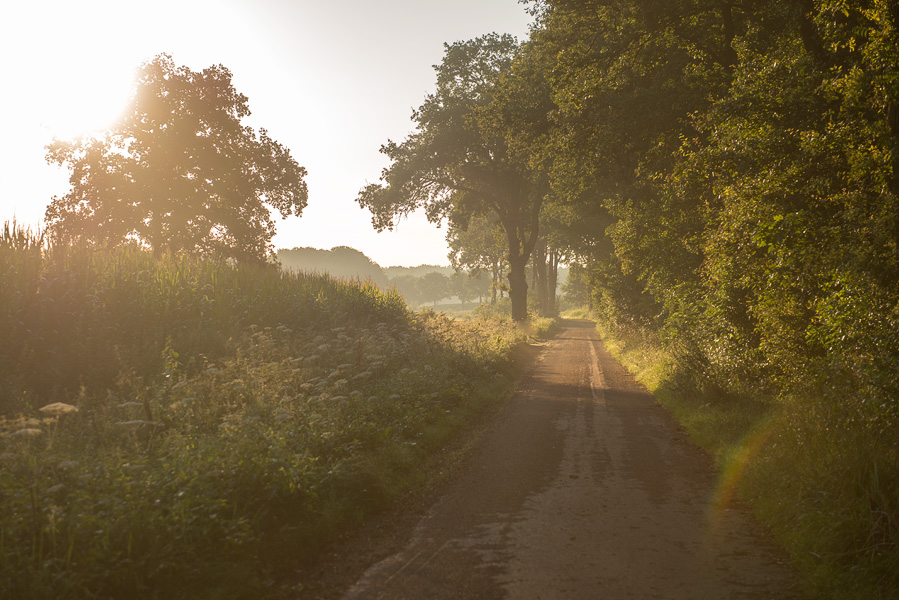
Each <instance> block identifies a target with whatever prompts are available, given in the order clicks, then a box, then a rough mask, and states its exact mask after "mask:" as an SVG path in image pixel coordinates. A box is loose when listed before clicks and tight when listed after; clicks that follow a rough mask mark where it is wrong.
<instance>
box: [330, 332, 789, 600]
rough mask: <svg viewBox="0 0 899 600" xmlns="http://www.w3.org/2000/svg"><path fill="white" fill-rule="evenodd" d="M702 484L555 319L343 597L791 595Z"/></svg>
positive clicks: (644, 403)
mask: <svg viewBox="0 0 899 600" xmlns="http://www.w3.org/2000/svg"><path fill="white" fill-rule="evenodd" d="M715 483H716V476H715V472H714V469H713V466H712V464H711V462H710V460H709V459H708V457H707V456H706V455H704V454H703V453H702V452H701V451H700V450H698V449H696V448H695V447H693V446H691V445H690V444H689V442H688V441H687V440H686V437H685V435H684V434H683V433H682V432H681V431H680V430H679V429H678V427H677V425H676V424H675V422H674V421H673V420H672V418H671V417H670V416H669V415H668V414H667V413H666V411H665V410H664V409H663V408H661V407H660V406H659V405H657V404H656V403H655V402H654V400H653V397H652V396H651V395H650V394H649V393H648V392H646V391H645V390H644V389H643V388H641V387H640V386H639V385H638V384H637V383H635V382H634V380H633V378H632V377H631V376H630V375H629V374H628V373H627V371H626V370H625V369H624V368H623V367H622V366H621V365H620V364H619V363H618V362H617V361H615V359H614V358H612V356H611V355H610V354H609V353H608V352H607V351H606V350H605V348H604V346H603V344H602V342H601V341H600V340H599V338H598V336H597V334H596V332H595V330H594V329H593V326H592V323H589V322H587V321H566V325H565V330H564V332H563V333H562V334H560V335H559V336H558V337H557V338H556V339H555V340H553V341H552V342H551V343H549V344H548V345H547V346H546V347H545V348H544V349H543V350H542V352H541V354H540V357H539V359H538V361H537V363H536V365H535V367H534V370H533V372H532V373H531V375H530V376H529V377H528V378H527V379H525V380H524V382H523V384H522V386H521V388H520V389H519V391H518V392H517V393H516V395H515V397H514V398H513V399H512V400H511V402H510V403H509V404H508V406H507V407H506V408H505V409H504V410H503V412H502V413H501V414H500V415H499V417H498V418H497V420H496V422H495V424H493V425H492V426H491V428H490V430H489V431H488V433H487V434H486V435H484V437H483V440H482V441H481V443H480V444H479V445H478V447H477V448H476V449H475V450H474V452H473V454H472V456H471V458H470V459H469V460H468V461H467V464H466V467H465V468H464V470H463V472H462V473H461V474H460V475H459V476H458V477H456V478H454V479H453V481H452V484H451V485H449V486H448V488H447V490H446V492H445V493H444V494H443V495H442V497H440V498H439V499H438V500H437V501H436V503H435V504H434V505H433V506H432V507H431V508H430V509H429V510H428V511H427V512H426V514H425V516H424V518H423V519H422V520H421V521H420V522H419V523H418V525H417V526H416V527H415V528H414V531H413V532H412V534H411V538H410V539H409V540H408V543H407V544H406V545H405V547H404V548H403V549H402V550H400V551H399V552H397V553H395V554H393V555H391V556H388V557H387V558H385V559H383V560H380V561H379V562H377V563H376V564H374V565H372V566H370V567H369V568H368V569H367V570H366V571H365V572H364V574H363V575H362V576H361V578H359V579H358V581H356V583H355V584H354V585H352V587H351V588H350V589H349V590H348V591H347V592H346V594H345V595H344V598H346V599H347V600H358V599H375V598H382V599H406V598H408V599H413V598H414V599H443V598H478V599H480V598H484V599H488V598H490V599H492V598H509V599H538V598H540V599H547V600H549V599H581V598H583V599H591V600H597V599H621V598H641V599H648V598H665V599H685V600H687V599H689V600H700V599H705V598H708V599H714V600H725V599H761V598H772V599H773V598H777V599H780V598H791V599H792V598H799V597H800V595H799V594H798V593H797V592H796V591H795V590H796V589H797V583H796V577H795V574H794V573H793V572H792V570H791V569H790V567H789V566H788V565H787V564H786V562H785V560H784V555H783V553H782V551H780V550H779V549H778V548H776V547H775V546H774V545H773V544H772V542H771V541H770V540H769V539H768V538H767V537H766V536H765V535H764V533H763V532H762V531H761V529H760V527H759V526H758V525H757V524H756V523H755V522H754V521H753V519H752V518H751V516H750V515H749V514H748V512H747V511H746V510H745V508H742V507H739V506H730V507H716V506H715V505H714V503H713V502H712V497H713V493H714V487H715Z"/></svg>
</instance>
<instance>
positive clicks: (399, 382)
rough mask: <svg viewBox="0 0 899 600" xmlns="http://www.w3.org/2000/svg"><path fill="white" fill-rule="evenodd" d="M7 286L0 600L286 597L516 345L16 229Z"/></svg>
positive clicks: (498, 389)
mask: <svg viewBox="0 0 899 600" xmlns="http://www.w3.org/2000/svg"><path fill="white" fill-rule="evenodd" d="M0 282H2V287H0V290H2V291H0V336H2V339H4V340H8V343H5V344H4V345H3V347H2V348H0V382H2V385H0V415H2V417H0V597H3V598H63V597H75V598H78V597H84V598H118V597H133V598H149V597H167V598H203V597H207V598H211V597H229V598H234V597H277V596H282V595H291V594H296V593H297V592H298V591H299V588H298V587H297V586H296V585H294V584H295V583H296V582H291V579H290V572H291V569H293V568H295V567H296V566H297V565H298V564H301V563H302V562H304V561H310V560H314V559H315V558H316V557H317V556H318V555H319V554H320V553H321V552H322V549H323V548H325V547H326V546H327V544H328V543H329V541H330V540H332V539H334V537H335V536H336V535H337V534H338V533H339V532H340V531H343V530H345V529H346V528H347V527H352V526H353V525H354V524H356V523H358V522H360V520H362V519H363V518H365V517H366V515H369V514H371V513H372V512H374V511H377V510H380V509H381V508H383V507H384V506H386V505H387V504H389V502H390V501H391V500H392V499H394V498H395V497H396V496H397V494H398V493H400V491H401V490H403V489H405V488H406V487H407V486H409V485H410V484H412V483H413V482H414V481H415V480H416V478H417V477H419V469H420V466H421V464H422V462H423V461H424V460H426V458H427V457H428V456H429V455H430V454H432V453H434V452H436V451H438V450H439V449H440V448H441V446H442V444H444V443H445V442H446V441H447V440H448V438H449V437H450V436H452V435H453V434H454V432H456V431H457V430H458V428H459V427H460V426H461V425H462V424H464V423H465V422H466V421H467V420H468V419H470V418H471V417H472V415H474V414H477V412H478V411H479V410H480V409H481V407H483V405H484V404H485V403H487V402H490V401H492V400H494V399H495V398H496V397H498V396H501V395H502V393H504V392H505V391H506V390H507V389H508V385H509V381H510V377H509V376H508V375H509V374H510V373H511V372H512V371H513V369H512V367H511V365H512V360H513V355H514V353H515V349H516V347H517V346H518V345H520V344H521V343H523V341H524V340H525V335H524V334H523V333H522V332H520V331H519V330H518V329H517V328H515V327H514V326H511V325H508V324H501V323H495V322H494V323H489V324H486V323H480V324H479V323H470V324H465V325H460V326H457V325H455V324H453V322H452V321H451V320H449V319H447V318H446V317H443V316H440V315H435V314H433V313H430V314H429V313H425V314H422V315H417V316H416V315H412V314H411V313H410V312H408V310H407V309H406V308H405V305H404V303H403V301H402V299H401V298H399V297H398V296H396V295H395V294H391V293H387V294H385V293H382V292H380V291H379V290H377V289H376V288H375V287H373V286H366V285H362V284H358V283H347V282H336V281H333V280H331V279H328V278H326V277H322V276H298V275H291V274H285V273H283V272H281V271H280V270H278V269H276V268H243V267H235V266H230V265H228V264H214V263H209V262H202V261H196V260H193V259H190V258H187V257H183V256H168V257H164V258H161V259H160V258H154V257H153V256H152V255H149V254H147V253H146V252H144V251H142V250H141V249H139V248H131V249H118V250H110V251H90V250H86V249H80V248H63V247H56V248H53V247H48V246H47V245H46V244H45V243H44V242H43V240H42V239H41V238H40V236H39V235H34V234H28V233H27V232H22V231H21V230H17V229H16V228H14V227H13V228H9V227H7V229H6V230H5V231H4V237H3V239H2V240H0ZM48 405H56V408H47V407H48ZM60 407H71V408H60ZM42 408H43V409H44V410H43V412H42V411H41V409H42Z"/></svg>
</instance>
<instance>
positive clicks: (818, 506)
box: [598, 325, 899, 600]
mask: <svg viewBox="0 0 899 600" xmlns="http://www.w3.org/2000/svg"><path fill="white" fill-rule="evenodd" d="M598 330H599V331H600V333H601V335H602V337H603V339H604V341H605V343H606V345H607V347H608V348H609V350H610V352H612V354H613V355H615V357H616V358H618V360H620V361H621V362H622V363H623V364H624V365H625V366H627V367H628V369H630V370H631V372H632V373H634V375H635V377H636V378H637V379H638V380H639V381H641V382H642V383H643V384H644V385H646V386H647V388H649V389H650V391H652V392H653V394H654V395H655V396H656V398H657V399H658V400H659V401H660V402H661V403H662V404H663V405H664V406H666V407H667V408H668V409H669V410H670V411H671V413H672V414H673V415H674V416H675V418H676V419H677V420H678V421H679V422H680V423H681V424H682V425H683V426H684V428H685V429H686V430H687V432H688V433H689V435H690V437H691V439H692V440H693V441H694V443H696V444H697V445H699V446H700V447H702V448H703V449H705V450H706V451H707V452H709V453H710V454H711V455H712V456H713V457H714V458H715V461H716V464H717V467H718V470H719V484H718V487H717V489H716V492H715V493H716V498H715V500H716V501H718V502H726V501H727V499H728V498H729V497H730V496H732V495H734V494H736V495H737V496H739V497H740V498H741V499H743V500H745V501H747V502H748V503H749V504H750V505H751V506H752V507H753V509H754V511H755V513H756V515H757V516H758V517H759V518H760V520H761V521H762V522H763V523H765V524H766V525H767V526H768V527H769V528H770V530H771V531H772V533H773V534H774V536H775V537H776V538H777V539H778V540H779V541H780V542H781V544H782V545H783V546H784V547H785V548H786V549H787V550H788V551H789V553H790V554H791V556H792V558H793V560H794V563H795V564H796V566H797V568H798V569H799V571H800V573H801V575H802V578H803V581H804V587H805V590H806V592H807V594H808V595H809V596H810V597H813V598H819V599H827V600H837V599H840V600H863V599H864V600H867V599H880V600H887V599H889V598H897V597H899V444H897V443H896V441H895V436H894V435H893V434H892V433H891V430H890V429H889V428H888V427H878V426H877V421H876V420H874V419H871V418H870V407H866V406H864V403H862V402H859V401H857V400H854V399H853V395H852V392H851V391H850V390H840V389H833V388H832V387H828V389H826V390H823V389H820V388H819V389H817V390H815V389H814V388H813V386H812V385H808V386H806V387H804V388H800V389H801V390H802V391H801V392H800V391H798V390H794V391H793V392H792V393H790V394H784V395H783V396H782V397H780V398H778V399H776V400H775V399H771V398H764V397H762V398H760V397H752V396H747V395H746V394H739V393H729V391H728V390H726V389H720V388H718V387H716V386H712V387H710V388H708V389H704V390H703V389H697V386H695V385H693V384H690V383H686V382H690V381H692V382H695V381H696V374H695V373H684V372H683V371H684V366H683V365H679V364H678V363H677V361H676V360H674V359H673V356H672V354H671V353H670V352H668V351H667V350H666V349H665V348H664V347H663V345H662V344H660V343H658V342H657V341H656V340H653V339H649V338H647V337H645V336H642V335H639V334H632V335H621V334H616V333H615V332H612V331H608V330H605V329H604V328H603V327H602V325H600V326H598ZM810 379H813V378H812V377H811V376H810Z"/></svg>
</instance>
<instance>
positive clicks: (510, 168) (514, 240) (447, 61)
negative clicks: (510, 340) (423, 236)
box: [357, 34, 549, 321]
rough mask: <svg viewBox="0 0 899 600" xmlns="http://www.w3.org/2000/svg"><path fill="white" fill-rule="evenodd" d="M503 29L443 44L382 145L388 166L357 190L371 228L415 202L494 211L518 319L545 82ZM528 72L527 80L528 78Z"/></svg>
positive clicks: (539, 196)
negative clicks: (433, 79)
mask: <svg viewBox="0 0 899 600" xmlns="http://www.w3.org/2000/svg"><path fill="white" fill-rule="evenodd" d="M530 67H531V66H530V65H529V64H528V62H527V60H526V56H525V55H524V54H523V53H522V52H521V47H520V46H519V44H518V43H517V42H516V41H515V38H513V37H512V36H508V35H504V36H500V35H496V34H489V35H485V36H482V37H480V38H477V39H474V40H470V41H465V42H457V43H455V44H452V45H447V46H446V53H445V56H444V58H443V62H442V63H441V64H440V65H438V66H437V67H436V69H437V90H436V91H435V92H434V93H433V94H431V95H429V96H428V97H427V98H426V99H425V102H424V104H423V105H422V106H421V107H420V108H419V109H418V110H417V111H415V112H414V114H413V120H414V121H415V123H416V125H417V127H416V129H415V131H414V132H413V133H411V134H410V135H409V136H408V137H407V138H406V140H405V141H403V143H401V144H397V143H395V142H392V141H389V142H388V143H387V144H386V145H384V146H383V147H382V148H381V151H382V152H383V153H384V154H386V155H387V156H388V157H389V158H390V160H391V165H390V166H389V167H388V168H386V169H384V171H383V173H382V176H381V183H378V184H370V185H368V186H366V187H365V188H363V189H362V191H361V192H360V194H359V197H358V199H357V200H358V202H359V204H360V205H361V206H362V207H364V208H368V209H369V210H371V212H372V215H373V218H372V222H373V224H374V226H375V227H376V228H377V229H378V230H384V229H390V228H393V227H394V225H395V222H396V219H397V218H398V217H401V216H404V215H407V214H409V213H410V212H412V211H414V210H416V209H418V208H422V207H424V208H425V210H426V212H427V215H428V218H429V219H431V220H432V221H440V220H442V219H443V218H449V219H450V220H451V221H453V222H454V223H457V224H458V223H465V222H466V221H467V220H468V219H469V218H470V217H471V216H472V215H485V214H494V215H496V217H497V219H498V220H499V223H500V224H501V226H502V228H503V231H504V232H505V235H506V242H507V250H508V257H507V260H508V263H509V273H508V278H509V296H510V298H511V300H512V317H513V319H515V320H518V321H520V320H524V319H525V318H527V281H526V277H525V265H526V264H527V262H528V259H529V257H530V256H531V253H532V251H533V249H534V245H535V243H536V241H537V236H538V233H539V220H540V210H541V207H542V204H543V200H544V197H545V195H546V191H547V183H546V180H545V177H544V176H543V174H542V171H541V168H540V165H539V163H538V162H537V161H534V160H532V156H531V154H530V152H531V150H532V148H533V147H534V144H532V143H531V142H532V138H533V137H534V136H539V135H541V134H543V133H545V128H546V126H547V112H548V109H547V106H546V103H541V102H535V101H534V98H533V97H532V96H537V95H539V94H540V93H541V92H543V95H542V96H541V97H542V98H544V99H545V100H546V102H547V103H548V99H549V93H548V88H546V87H545V86H541V85H540V81H541V79H540V76H542V72H541V71H539V70H538V69H533V68H530ZM535 78H536V79H535Z"/></svg>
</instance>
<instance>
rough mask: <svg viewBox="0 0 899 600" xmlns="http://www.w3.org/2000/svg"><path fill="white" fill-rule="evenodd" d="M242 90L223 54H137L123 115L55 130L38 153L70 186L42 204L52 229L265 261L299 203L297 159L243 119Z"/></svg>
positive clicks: (301, 172)
mask: <svg viewBox="0 0 899 600" xmlns="http://www.w3.org/2000/svg"><path fill="white" fill-rule="evenodd" d="M249 114H250V109H249V106H248V104H247V98H246V96H244V95H242V94H240V93H238V92H237V90H236V89H235V88H234V86H233V85H232V83H231V72H230V71H229V70H228V69H226V68H225V67H223V66H221V65H216V66H212V67H209V68H206V69H204V70H202V71H199V72H197V71H192V70H190V69H189V68H187V67H184V66H176V65H175V63H174V62H173V60H172V58H171V56H169V55H166V54H161V55H159V56H157V57H155V58H154V59H152V60H150V61H148V62H147V63H145V64H143V65H142V66H141V68H140V71H139V74H138V79H137V83H136V86H135V90H134V93H133V95H132V97H131V100H130V103H129V105H128V107H127V109H126V111H125V114H124V117H122V119H121V120H120V121H119V122H118V123H117V124H116V125H114V126H113V127H112V128H110V129H109V130H108V131H105V132H103V133H102V134H100V135H98V136H96V137H88V138H81V139H78V140H75V141H62V140H54V141H53V142H52V143H51V144H50V145H49V146H48V148H47V160H48V161H50V162H53V163H57V164H59V165H64V166H66V167H67V168H68V169H70V170H71V176H70V178H69V182H70V183H71V186H72V188H71V190H70V191H69V192H68V193H67V194H65V195H64V196H57V197H54V198H53V200H52V202H51V203H50V206H49V207H48V208H47V213H46V220H47V224H48V229H49V230H50V232H51V233H52V234H53V235H54V236H55V237H57V238H58V239H71V238H80V239H83V240H86V241H88V242H92V243H97V244H103V245H109V244H121V243H125V242H127V241H128V240H137V241H138V242H140V243H142V244H144V245H146V246H149V247H150V248H152V249H153V250H154V251H155V252H162V251H171V252H188V253H197V254H204V255H213V256H218V257H224V258H233V259H237V260H240V261H264V260H267V259H268V258H270V257H271V254H272V251H273V248H272V246H271V239H272V236H273V235H274V233H275V227H274V223H273V221H272V218H271V216H270V209H274V210H276V211H278V212H279V213H280V214H281V216H282V217H284V218H286V217H288V216H290V215H299V214H300V213H301V212H302V210H303V208H305V206H306V201H307V188H306V183H305V181H304V177H305V175H306V170H305V169H304V168H303V167H301V166H299V165H298V164H297V162H296V161H295V160H294V159H293V158H292V157H291V155H290V152H289V150H288V149H287V148H285V147H284V146H282V145H281V144H279V143H278V142H276V141H275V140H273V139H272V138H271V137H269V135H268V133H267V132H266V130H264V129H262V130H260V131H259V133H258V134H257V133H256V132H255V131H254V130H253V129H252V128H250V127H248V126H246V125H243V124H241V120H242V119H243V118H245V117H247V116H248V115H249Z"/></svg>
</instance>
